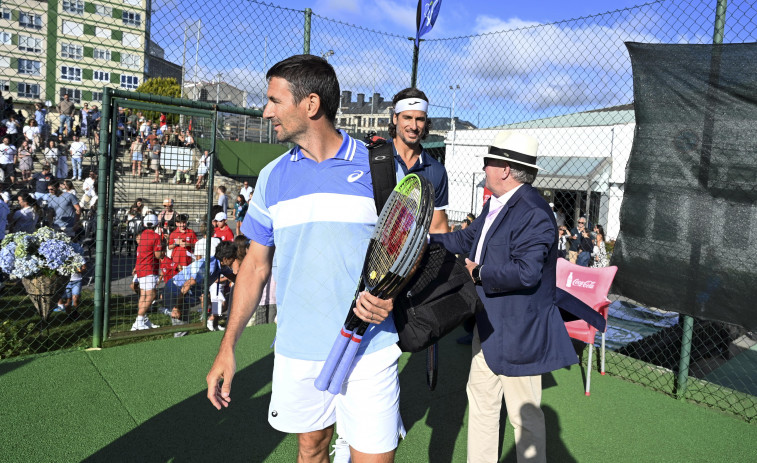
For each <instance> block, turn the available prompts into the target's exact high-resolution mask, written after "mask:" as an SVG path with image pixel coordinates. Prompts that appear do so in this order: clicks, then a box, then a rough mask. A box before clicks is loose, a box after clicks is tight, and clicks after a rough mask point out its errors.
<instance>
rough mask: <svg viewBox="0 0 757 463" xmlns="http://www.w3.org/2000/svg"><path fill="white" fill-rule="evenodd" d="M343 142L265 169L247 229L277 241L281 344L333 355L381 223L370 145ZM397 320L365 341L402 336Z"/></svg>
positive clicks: (309, 355)
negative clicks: (320, 157)
mask: <svg viewBox="0 0 757 463" xmlns="http://www.w3.org/2000/svg"><path fill="white" fill-rule="evenodd" d="M340 133H341V135H342V137H343V142H342V145H341V147H340V148H339V151H338V152H337V153H336V154H335V155H334V156H333V157H331V158H329V159H326V160H325V161H323V162H321V163H318V162H316V161H314V160H312V159H309V158H306V157H305V156H304V155H303V154H302V152H301V151H300V149H299V147H295V148H294V149H292V150H290V151H289V152H287V153H285V154H284V155H282V156H281V157H279V158H278V159H276V160H274V161H273V162H271V163H270V164H268V165H267V166H266V167H265V168H264V169H263V170H262V171H261V173H260V176H259V177H258V182H257V185H256V187H255V192H254V193H253V196H252V202H251V204H250V207H249V208H248V210H247V215H246V216H245V219H244V222H243V224H242V232H243V233H244V234H245V235H246V236H247V237H248V238H249V239H251V240H253V241H255V242H257V243H260V244H262V245H265V246H275V247H276V251H275V255H274V259H275V261H276V264H275V269H276V274H275V275H274V278H275V279H276V301H277V305H278V307H277V308H278V312H277V316H278V329H277V334H276V351H277V352H278V353H280V354H282V355H285V356H287V357H290V358H295V359H303V360H325V359H326V357H327V355H328V353H329V350H330V349H331V345H332V344H333V342H334V339H335V338H336V336H337V334H338V333H339V330H340V328H341V326H342V324H343V323H344V319H345V317H346V316H347V311H348V310H349V308H350V304H351V302H352V299H353V296H354V295H355V289H356V288H357V283H358V278H359V276H360V271H361V270H362V267H363V260H364V258H365V252H366V249H367V248H368V242H369V239H370V236H371V233H372V231H373V227H374V225H375V223H376V219H377V215H376V206H375V203H374V201H373V184H372V182H371V175H370V172H369V164H368V150H367V148H366V147H365V145H363V143H361V142H359V141H356V140H355V139H353V138H351V137H350V136H349V135H347V133H346V132H344V131H340ZM397 339H398V338H397V334H396V330H395V328H394V320H393V319H392V318H391V317H389V318H388V319H387V320H385V321H384V322H383V323H382V324H380V325H371V326H370V328H369V329H368V331H367V332H366V335H365V337H364V338H363V342H362V345H361V350H360V351H359V352H358V354H361V353H370V352H374V351H377V350H379V349H381V348H384V347H387V346H389V345H391V344H394V343H395V342H397Z"/></svg>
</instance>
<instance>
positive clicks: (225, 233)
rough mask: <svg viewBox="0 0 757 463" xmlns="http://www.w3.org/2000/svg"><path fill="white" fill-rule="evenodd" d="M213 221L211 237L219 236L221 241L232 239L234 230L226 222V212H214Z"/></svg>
mask: <svg viewBox="0 0 757 463" xmlns="http://www.w3.org/2000/svg"><path fill="white" fill-rule="evenodd" d="M215 222H216V226H215V229H214V231H213V237H214V238H219V239H220V240H221V241H234V232H232V231H231V227H229V226H228V225H227V224H226V214H225V213H223V212H219V213H218V214H216V216H215Z"/></svg>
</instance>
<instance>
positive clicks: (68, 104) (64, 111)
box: [58, 93, 76, 135]
mask: <svg viewBox="0 0 757 463" xmlns="http://www.w3.org/2000/svg"><path fill="white" fill-rule="evenodd" d="M58 112H59V113H60V128H59V129H58V131H59V132H60V133H61V135H63V134H64V133H65V134H70V133H71V124H72V123H73V119H74V114H75V113H76V105H75V104H74V102H73V101H71V100H70V97H69V96H68V93H66V94H65V95H63V100H61V102H60V103H58ZM64 128H65V130H66V131H65V132H64V131H63V129H64Z"/></svg>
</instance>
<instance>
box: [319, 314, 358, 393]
mask: <svg viewBox="0 0 757 463" xmlns="http://www.w3.org/2000/svg"><path fill="white" fill-rule="evenodd" d="M351 337H352V331H348V330H347V328H344V327H343V328H342V329H341V330H340V331H339V335H337V337H336V340H335V341H334V345H333V346H331V352H329V356H328V357H326V363H324V364H323V368H322V369H321V373H320V374H319V375H318V377H317V378H316V379H315V388H316V389H318V390H319V391H325V390H326V389H327V388H328V387H329V383H331V378H332V377H333V376H334V371H335V370H336V367H337V365H339V360H341V358H342V355H343V354H344V351H345V349H346V348H347V344H348V343H349V342H350V338H351Z"/></svg>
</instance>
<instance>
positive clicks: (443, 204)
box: [389, 88, 449, 233]
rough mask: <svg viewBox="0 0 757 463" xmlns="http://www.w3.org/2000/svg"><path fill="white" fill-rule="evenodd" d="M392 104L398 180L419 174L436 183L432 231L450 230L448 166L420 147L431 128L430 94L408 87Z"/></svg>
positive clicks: (393, 140)
mask: <svg viewBox="0 0 757 463" xmlns="http://www.w3.org/2000/svg"><path fill="white" fill-rule="evenodd" d="M392 106H393V107H394V114H392V120H391V122H390V123H389V136H390V137H391V138H392V145H393V146H392V151H393V152H394V161H395V164H394V166H395V172H397V181H398V182H399V181H400V180H401V179H402V178H403V177H404V176H405V175H407V174H418V175H421V176H423V177H425V178H426V179H427V180H429V181H430V182H431V184H432V185H434V216H433V218H432V219H431V226H430V228H429V231H430V232H431V233H446V232H448V231H449V224H448V222H447V206H449V189H448V185H447V183H448V182H447V169H445V168H444V165H442V163H440V162H439V161H437V160H436V159H434V158H433V157H432V156H431V155H430V154H428V152H427V151H426V150H425V149H423V146H421V140H424V139H425V138H426V136H427V135H428V133H429V130H431V120H430V119H429V118H428V97H426V94H425V93H423V92H422V91H420V90H418V89H417V88H406V89H404V90H401V91H400V92H398V93H397V94H396V95H394V98H392Z"/></svg>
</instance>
